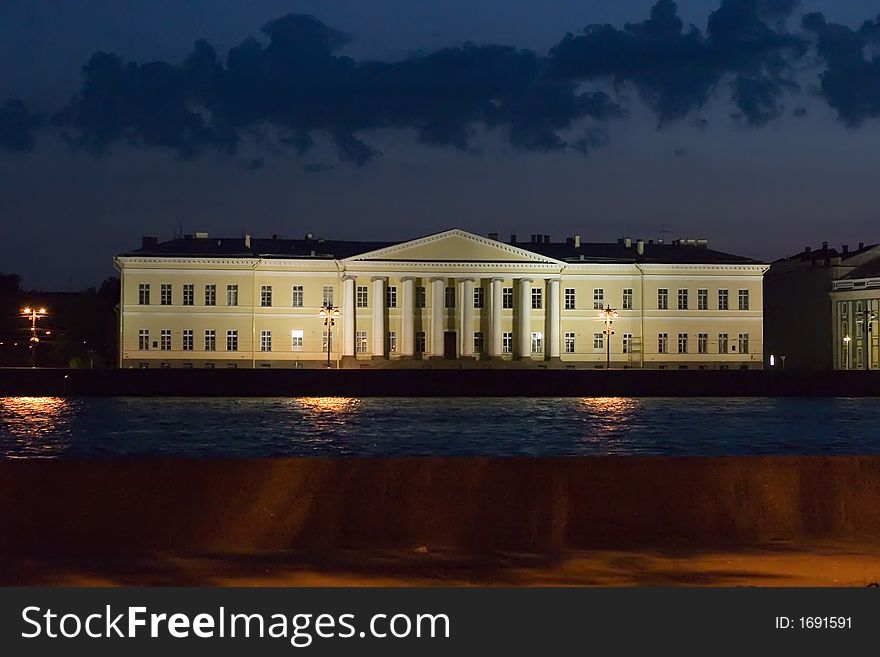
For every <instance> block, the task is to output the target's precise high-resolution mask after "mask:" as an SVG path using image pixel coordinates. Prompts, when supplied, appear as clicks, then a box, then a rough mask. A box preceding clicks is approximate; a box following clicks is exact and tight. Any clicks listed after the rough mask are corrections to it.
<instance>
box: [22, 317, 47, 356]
mask: <svg viewBox="0 0 880 657" xmlns="http://www.w3.org/2000/svg"><path fill="white" fill-rule="evenodd" d="M46 314H47V313H46V309H45V308H39V309H37V308H31V307H30V306H27V307H25V308H22V309H21V316H22V317H25V318H27V319H30V320H31V337H30V340H29V343H30V345H29V349H30V350H31V367H36V366H37V345H38V344H39V343H40V337H39V335H37V320H38V319H43V318H44V317H45V316H46ZM48 333H49V332H48V331H46V334H47V335H48Z"/></svg>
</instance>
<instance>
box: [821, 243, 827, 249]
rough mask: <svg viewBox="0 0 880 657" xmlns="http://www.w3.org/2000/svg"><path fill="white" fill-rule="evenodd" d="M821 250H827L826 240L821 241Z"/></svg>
mask: <svg viewBox="0 0 880 657" xmlns="http://www.w3.org/2000/svg"><path fill="white" fill-rule="evenodd" d="M822 250H823V251H827V250H828V242H822Z"/></svg>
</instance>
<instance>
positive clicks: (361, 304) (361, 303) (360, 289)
mask: <svg viewBox="0 0 880 657" xmlns="http://www.w3.org/2000/svg"><path fill="white" fill-rule="evenodd" d="M355 298H356V299H357V307H358V308H366V307H367V303H368V302H369V300H370V298H369V295H368V293H367V286H366V285H358V286H357V294H356V296H355Z"/></svg>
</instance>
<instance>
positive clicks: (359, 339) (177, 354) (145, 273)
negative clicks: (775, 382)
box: [114, 229, 766, 369]
mask: <svg viewBox="0 0 880 657" xmlns="http://www.w3.org/2000/svg"><path fill="white" fill-rule="evenodd" d="M114 262H115V264H116V267H117V268H118V269H119V271H120V273H121V279H122V299H121V303H120V307H121V311H120V325H119V331H120V336H119V337H120V354H119V364H120V366H121V367H217V368H225V367H256V368H260V367H271V368H291V367H320V366H322V365H324V364H326V362H327V334H326V327H325V320H324V318H322V317H321V315H320V310H321V308H322V307H324V306H325V305H327V304H330V305H332V306H333V307H335V308H337V309H338V310H339V315H338V317H336V318H335V326H333V327H331V330H332V331H333V333H332V335H331V338H332V339H331V353H330V361H331V363H332V364H334V365H339V366H342V367H395V366H400V367H404V366H409V367H419V366H463V367H464V366H470V365H475V366H478V364H480V363H482V364H483V365H485V364H487V363H486V361H489V362H490V363H491V365H492V366H505V362H506V361H510V362H511V363H516V364H517V365H520V366H537V365H538V364H543V365H544V366H546V367H587V368H593V367H596V368H601V367H605V364H606V353H607V351H609V350H610V362H611V367H613V368H640V367H645V368H670V369H672V368H675V369H678V368H683V369H684V368H689V369H718V368H730V369H739V368H750V369H751V368H761V367H762V362H763V333H762V316H763V313H762V307H763V300H762V285H761V281H762V276H763V273H764V271H765V270H766V266H765V265H763V264H761V263H758V262H755V261H752V260H749V259H747V258H741V257H738V256H733V255H729V254H725V253H721V252H718V251H713V250H710V249H709V248H708V247H707V245H706V243H705V241H702V240H677V241H675V242H672V243H667V244H663V243H654V242H652V241H651V242H647V243H646V242H643V241H642V240H630V239H621V240H618V242H617V243H611V244H601V243H586V242H583V243H582V242H581V240H580V237H578V236H574V237H571V238H569V239H567V240H566V241H565V242H561V243H560V242H556V243H554V242H550V240H549V237H548V236H544V235H533V236H531V239H530V241H529V242H518V241H517V240H516V238H515V236H511V240H510V241H501V240H499V239H497V236H496V235H490V236H489V237H483V236H479V235H475V234H473V233H469V232H466V231H463V230H458V229H454V230H449V231H445V232H442V233H437V234H434V235H429V236H427V237H423V238H419V239H415V240H411V241H407V242H399V243H372V242H353V241H335V240H322V239H316V238H314V237H312V236H311V235H309V236H306V238H305V239H300V240H288V239H279V238H273V239H252V238H251V237H250V236H245V237H244V238H236V239H226V238H224V239H216V238H209V237H208V236H207V234H204V233H197V234H195V235H193V236H187V237H184V238H180V239H175V240H171V241H168V242H163V243H158V242H157V241H156V240H155V238H153V239H150V238H145V240H144V244H143V246H142V248H141V249H139V250H137V251H132V252H129V253H126V254H122V255H120V256H117V257H116V258H115V260H114ZM607 307H611V308H613V309H614V310H616V311H617V313H618V316H617V317H616V318H615V319H614V322H613V327H612V328H613V335H611V336H610V343H606V340H608V339H609V336H608V335H606V334H605V332H604V331H605V325H604V323H603V319H602V317H600V314H599V309H600V308H607Z"/></svg>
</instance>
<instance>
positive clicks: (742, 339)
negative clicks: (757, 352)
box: [739, 333, 749, 354]
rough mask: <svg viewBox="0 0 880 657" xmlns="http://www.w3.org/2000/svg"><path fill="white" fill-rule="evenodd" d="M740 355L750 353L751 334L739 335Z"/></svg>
mask: <svg viewBox="0 0 880 657" xmlns="http://www.w3.org/2000/svg"><path fill="white" fill-rule="evenodd" d="M739 353H741V354H747V353H749V334H748V333H740V334H739Z"/></svg>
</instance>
